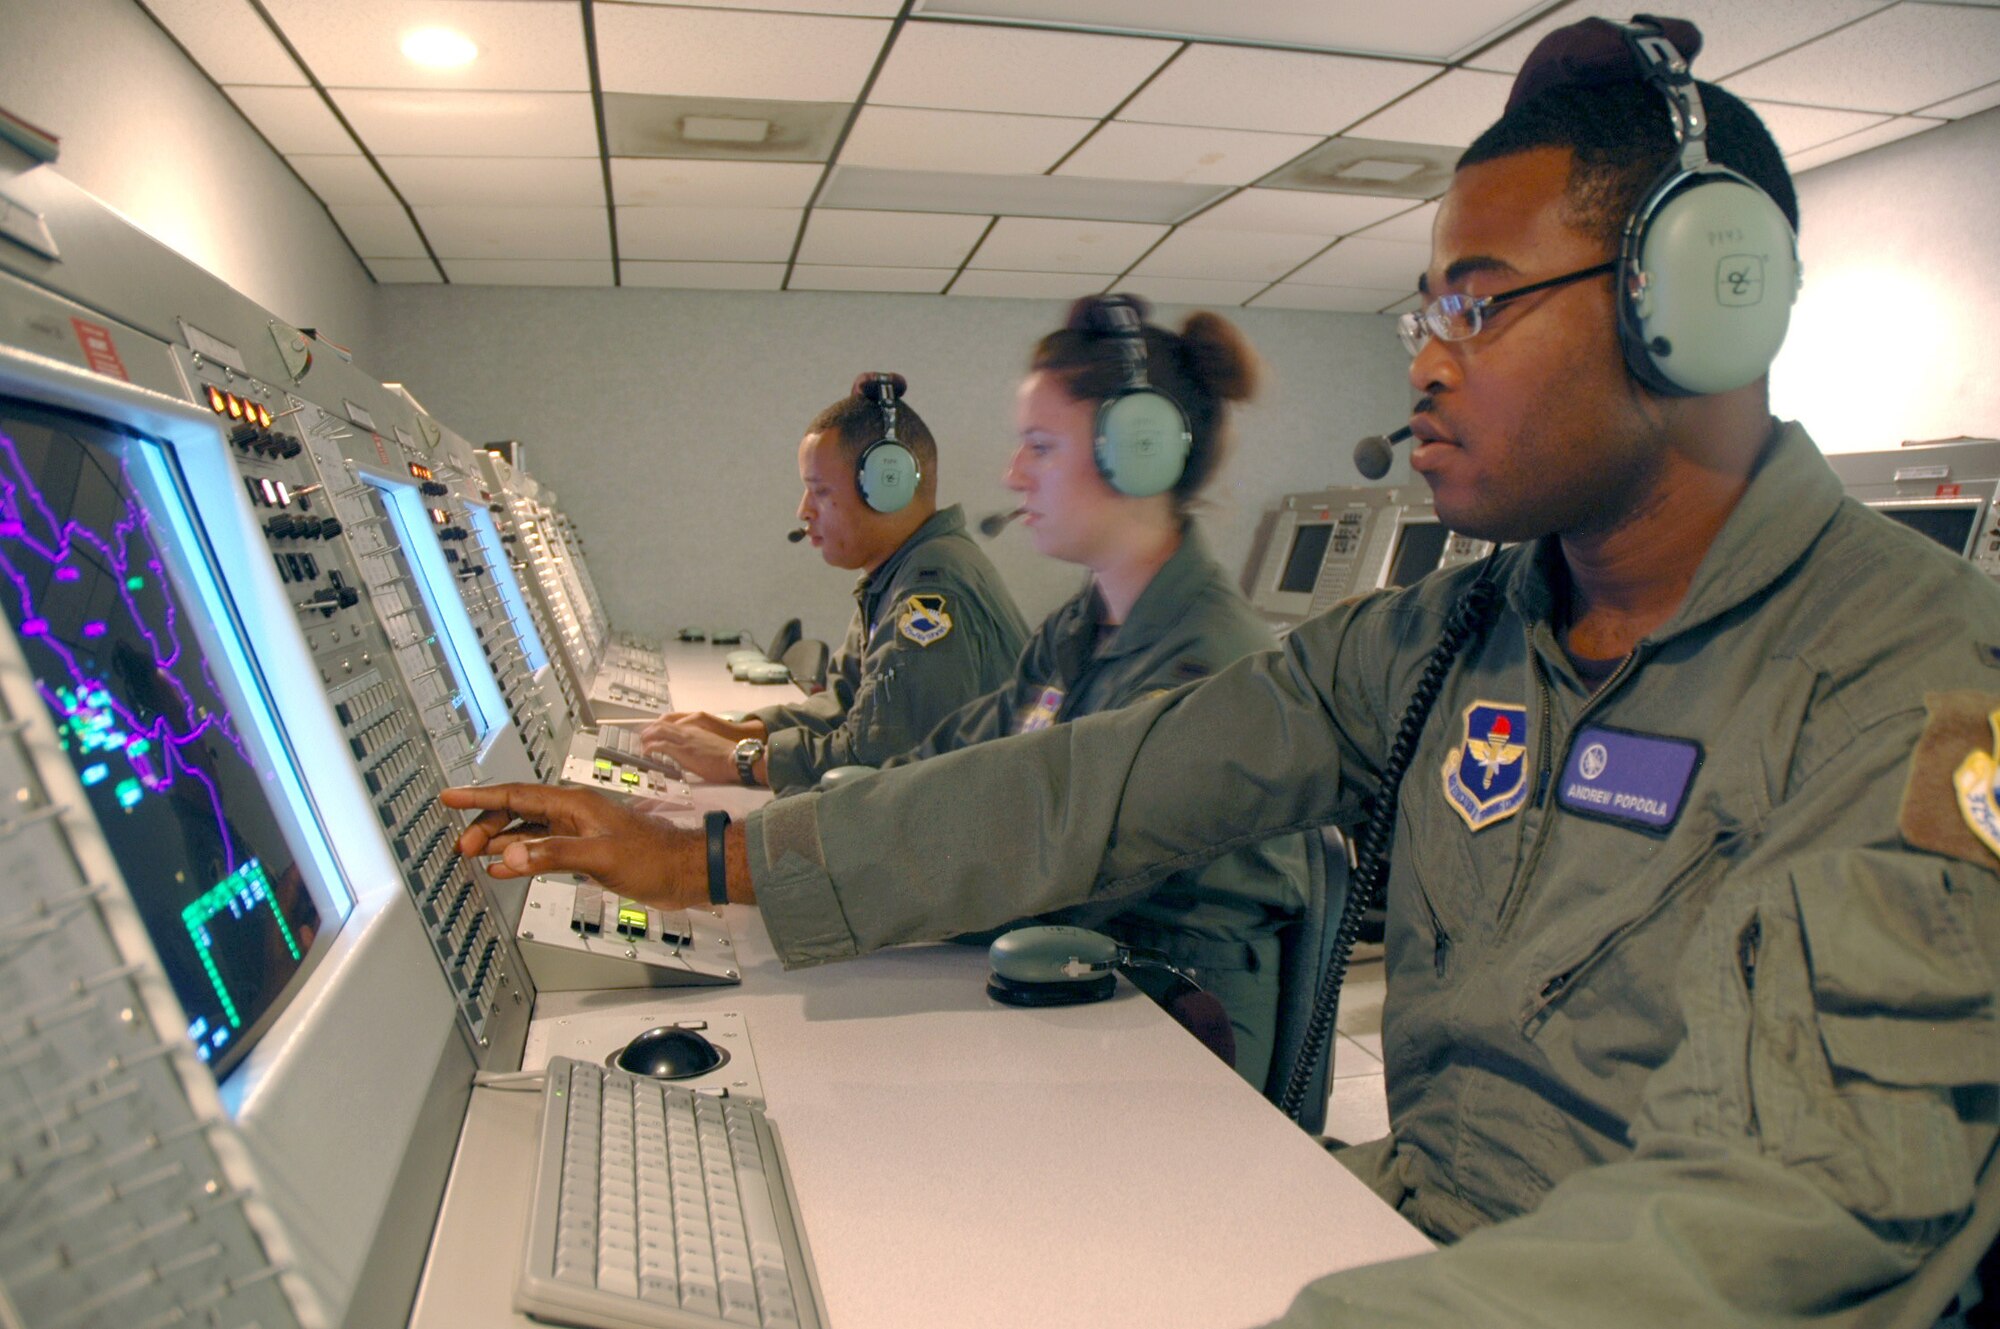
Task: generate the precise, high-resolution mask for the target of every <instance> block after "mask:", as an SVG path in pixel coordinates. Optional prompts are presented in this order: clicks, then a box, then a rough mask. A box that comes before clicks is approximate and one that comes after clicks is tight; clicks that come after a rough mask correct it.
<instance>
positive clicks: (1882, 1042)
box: [1277, 702, 2000, 1329]
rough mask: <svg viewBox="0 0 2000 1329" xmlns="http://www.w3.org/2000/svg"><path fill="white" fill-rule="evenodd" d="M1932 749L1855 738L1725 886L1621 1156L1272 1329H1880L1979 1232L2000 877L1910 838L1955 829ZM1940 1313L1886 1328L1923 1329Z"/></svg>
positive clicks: (1688, 958)
mask: <svg viewBox="0 0 2000 1329" xmlns="http://www.w3.org/2000/svg"><path fill="white" fill-rule="evenodd" d="M1988 704H1989V705H1992V704H1995V703H1994V702H1989V703H1988ZM1982 718H1983V717H1982ZM1923 732H1927V731H1926V726H1925V716H1924V714H1923V713H1922V712H1914V713H1912V712H1907V711H1906V712H1903V713H1899V714H1895V715H1892V716H1889V717H1887V718H1884V719H1881V720H1878V721H1875V722H1873V723H1872V724H1869V725H1867V726H1866V727H1865V728H1863V729H1862V730H1861V732H1860V733H1859V734H1858V735H1857V737H1855V738H1854V739H1853V740H1852V741H1851V742H1850V743H1849V744H1847V745H1846V747H1845V748H1844V749H1843V750H1840V751H1838V752H1836V753H1834V754H1833V755H1832V757H1831V758H1830V759H1828V760H1826V761H1825V762H1824V763H1823V764H1821V765H1820V767H1819V769H1818V770H1817V772H1816V773H1814V774H1812V775H1810V776H1809V777H1808V778H1807V779H1806V780H1805V781H1804V782H1803V784H1801V785H1800V787H1799V790H1798V793H1797V794H1796V795H1795V796H1793V797H1790V798H1788V799H1786V800H1785V801H1784V802H1783V803H1782V804H1781V805H1780V806H1778V807H1776V808H1774V809H1771V810H1770V811H1769V813H1768V815H1767V817H1766V819H1765V823H1764V825H1763V827H1762V828H1761V835H1760V837H1759V843H1758V846H1757V848H1756V849H1755V850H1753V851H1751V853H1750V855H1749V856H1748V857H1747V858H1745V859H1744V860H1743V861H1742V862H1741V863H1740V864H1738V865H1736V866H1735V867H1734V868H1733V869H1731V870H1729V871H1727V872H1726V874H1725V875H1724V876H1723V877H1722V879H1721V881H1720V882H1719V883H1718V885H1717V888H1716V890H1715V894H1714V897H1713V900H1712V903H1711V905H1710V906H1709V908H1708V909H1707V910H1705V911H1704V912H1703V914H1702V916H1701V918H1700V920H1699V922H1698V924H1697V925H1696V927H1695V930H1694V933H1693V935H1692V936H1691V937H1690V939H1689V942H1688V944H1687V946H1686V948H1685V950H1684V952H1683V959H1682V963H1681V967H1680V970H1679V973H1678V990H1679V996H1680V1000H1681V1003H1682V1013H1683V1018H1684V1020H1685V1024H1686V1035H1685V1037H1684V1039H1683V1041H1682V1042H1681V1044H1680V1045H1679V1047H1678V1048H1677V1050H1676V1051H1675V1053H1674V1054H1673V1055H1672V1057H1670V1058H1669V1060H1668V1061H1667V1062H1666V1064H1665V1065H1663V1066H1662V1067H1661V1068H1660V1069H1659V1070H1658V1071H1656V1072H1655V1073H1654V1075H1653V1076H1652V1078H1651V1079H1650V1080H1649V1081H1648V1082H1647V1085H1646V1090H1645V1097H1644V1099H1643V1102H1642V1104H1641V1110H1640V1115H1639V1118H1638V1120H1637V1121H1636V1122H1635V1124H1634V1128H1633V1142H1634V1146H1635V1149H1634V1152H1633V1154H1632V1155H1631V1156H1630V1157H1629V1158H1627V1159H1624V1160H1621V1161H1618V1162H1614V1163H1610V1164H1606V1165H1604V1166H1600V1167H1596V1168H1591V1169H1588V1170H1585V1171H1583V1172H1580V1173H1577V1174H1575V1175H1572V1176H1570V1177H1569V1178H1567V1179H1565V1180H1564V1181H1562V1182H1561V1183H1560V1184H1559V1185H1557V1186H1556V1187H1555V1188H1554V1189H1553V1190H1551V1191H1550V1192H1549V1194H1548V1195H1547V1196H1546V1197H1545V1199H1544V1200H1543V1202H1542V1204H1541V1205H1540V1206H1539V1207H1537V1208H1536V1209H1535V1210H1534V1211H1533V1212H1532V1213H1529V1214H1526V1215H1524V1216H1522V1217H1519V1218H1516V1219H1513V1220H1511V1221H1508V1222H1504V1223H1499V1224H1495V1225H1494V1226H1492V1227H1490V1228H1486V1229H1483V1230H1481V1231H1478V1232H1475V1233H1473V1234H1471V1235H1470V1236H1468V1237H1466V1238H1465V1239H1464V1240H1463V1241H1460V1242H1459V1243H1457V1244H1456V1245H1455V1246H1452V1247H1449V1248H1447V1249H1443V1250H1440V1251H1437V1252H1435V1253H1433V1254H1428V1255H1423V1256H1418V1257H1415V1258H1413V1259H1410V1260H1405V1261H1399V1262H1395V1263H1391V1264H1384V1265H1378V1266H1374V1267H1371V1268H1365V1269H1359V1270H1353V1271H1349V1272H1346V1273H1341V1274H1335V1275H1332V1276H1330V1277H1328V1278H1325V1279H1322V1280H1320V1281H1318V1282H1315V1283H1313V1284H1311V1285H1309V1286H1308V1287H1307V1288H1306V1289H1305V1290H1304V1291H1303V1292H1302V1293H1301V1294H1300V1295H1299V1297H1298V1298H1297V1300H1296V1301H1295V1302H1294V1303H1293V1305H1292V1308H1291V1310H1290V1311H1289V1312H1288V1313H1287V1314H1286V1315H1285V1317H1284V1318H1283V1319H1282V1320H1280V1321H1278V1322H1277V1323H1278V1324H1280V1325H1284V1326H1288V1327H1289V1329H1303V1327H1304V1326H1317V1325H1358V1324H1366V1325H1370V1326H1418V1325H1423V1326H1446V1325H1451V1326H1458V1325H1465V1324H1478V1325H1482V1326H1511V1325H1518V1326H1524V1327H1525V1326H1529V1325H1534V1326H1542V1325H1552V1324H1557V1325H1568V1324H1618V1325H1624V1326H1641V1327H1642V1329H1643V1327H1644V1326H1651V1325H1659V1326H1662V1327H1663V1329H1664V1326H1668V1325H1674V1326H1680V1325H1689V1324H1700V1325H1748V1324H1755V1325H1759V1326H1800V1327H1803V1326H1836V1325H1839V1326H1848V1325H1859V1324H1863V1323H1867V1324H1878V1323H1885V1322H1886V1319H1885V1316H1886V1313H1887V1311H1888V1310H1889V1309H1890V1304H1889V1299H1890V1298H1894V1297H1896V1296H1898V1295H1899V1293H1898V1290H1897V1285H1898V1283H1899V1281H1900V1280H1904V1279H1906V1278H1907V1277H1908V1276H1909V1275H1910V1274H1911V1272H1912V1271H1913V1270H1915V1269H1916V1268H1917V1267H1918V1265H1919V1264H1920V1263H1921V1262H1922V1261H1923V1259H1924V1257H1925V1256H1926V1255H1927V1254H1928V1253H1929V1252H1930V1251H1932V1250H1933V1249H1934V1248H1935V1247H1936V1246H1937V1245H1938V1244H1939V1243H1940V1242H1941V1241H1942V1240H1943V1239H1945V1238H1946V1237H1947V1236H1949V1235H1950V1234H1951V1233H1952V1232H1953V1231H1954V1230H1955V1229H1956V1228H1957V1227H1958V1226H1959V1225H1960V1224H1961V1223H1962V1221H1963V1220H1964V1217H1965V1215H1966V1213H1967V1212H1968V1210H1969V1209H1970V1206H1971V1204H1972V1199H1973V1192H1974V1185H1975V1181H1976V1179H1977V1177H1978V1175H1979V1172H1980V1169H1981V1167H1982V1165H1983V1164H1984V1163H1985V1162H1986V1160H1987V1158H1988V1156H1989V1154H1990V1153H1991V1152H1992V1150H1993V1147H1994V1143H1995V1125H1994V1111H1993V1104H1994V1094H1995V1090H1994V1086H1995V1084H1996V1082H2000V1022H1997V1021H1996V1012H1995V983H1996V978H1995V973H1996V957H2000V918H1996V900H2000V876H1996V873H1995V870H1994V869H1995V866H1996V863H1995V860H1994V858H1993V857H1992V856H1991V854H1990V852H1989V851H1987V850H1986V849H1985V848H1984V847H1983V846H1980V845H1979V844H1977V842H1976V841H1974V840H1973V839H1972V837H1970V836H1965V837H1963V844H1962V845H1960V846H1957V847H1954V846H1953V845H1952V844H1950V843H1949V842H1948V841H1945V840H1944V839H1942V838H1939V839H1938V843H1937V846H1936V847H1927V846H1924V845H1922V844H1913V843H1912V842H1911V841H1910V840H1909V839H1907V838H1905V835H1904V833H1903V832H1904V831H1905V830H1906V829H1907V828H1909V827H1910V826H1911V825H1912V818H1911V809H1912V808H1913V807H1915V808H1916V809H1917V810H1918V811H1919V812H1920V813H1922V814H1924V816H1926V817H1928V818H1929V820H1928V823H1926V824H1929V825H1931V826H1936V825H1940V824H1948V823H1949V821H1950V820H1952V819H1955V818H1956V817H1957V808H1956V807H1955V806H1953V792H1952V789H1951V781H1950V776H1949V775H1948V774H1944V773H1939V772H1935V771H1934V772H1932V773H1931V774H1929V775H1928V776H1926V775H1925V773H1924V771H1923V769H1922V768H1921V766H1913V764H1912V759H1911V755H1910V754H1911V753H1912V751H1913V750H1917V749H1919V735H1920V733H1923ZM1989 742H1990V740H1989ZM1964 750H1965V749H1964V748H1963V747H1960V748H1959V749H1958V752H1959V753H1961V754H1962V753H1963V751H1964ZM1953 760H1956V757H1955V756H1954V757H1953ZM1949 769H1950V767H1949V765H1946V766H1945V768H1944V770H1945V771H1949ZM1940 805H1941V806H1940ZM1920 820H1921V819H1920ZM1913 833H1914V834H1918V835H1919V836H1921V835H1922V832H1913ZM1390 1198H1392V1199H1393V1197H1390ZM1927 1282H1928V1280H1927ZM1951 1290H1952V1289H1951V1288H1949V1287H1947V1288H1945V1289H1944V1290H1943V1291H1942V1292H1937V1291H1935V1290H1933V1291H1932V1294H1931V1295H1932V1297H1933V1300H1934V1301H1935V1302H1936V1303H1938V1304H1932V1305H1930V1306H1928V1308H1926V1307H1924V1306H1920V1305H1910V1306H1905V1307H1901V1308H1899V1309H1900V1310H1902V1312H1903V1313H1904V1314H1905V1315H1906V1316H1908V1317H1911V1318H1909V1321H1908V1322H1910V1323H1916V1322H1918V1319H1917V1318H1916V1317H1921V1322H1922V1323H1925V1324H1928V1323H1930V1318H1931V1316H1932V1315H1934V1314H1935V1313H1936V1311H1937V1310H1938V1309H1939V1306H1940V1305H1941V1303H1942V1301H1943V1300H1944V1299H1945V1298H1946V1297H1948V1296H1949V1295H1950V1292H1951Z"/></svg>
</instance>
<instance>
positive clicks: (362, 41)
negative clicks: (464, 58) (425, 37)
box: [264, 0, 590, 92]
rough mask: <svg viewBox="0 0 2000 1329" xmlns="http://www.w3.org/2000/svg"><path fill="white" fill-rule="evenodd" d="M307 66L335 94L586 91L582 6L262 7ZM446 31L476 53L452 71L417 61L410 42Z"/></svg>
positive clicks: (319, 0)
mask: <svg viewBox="0 0 2000 1329" xmlns="http://www.w3.org/2000/svg"><path fill="white" fill-rule="evenodd" d="M264 7H265V8H266V9H267V10H269V11H270V14H271V17H272V19H274V20H275V21H276V22H277V24H278V27H279V29H280V30H281V31H282V32H283V33H284V34H285V36H286V38H287V39H288V40H290V42H291V43H292V46H293V47H294V48H295V49H296V50H297V51H298V53H299V57H300V58H301V59H303V60H304V61H305V62H306V67H307V68H308V69H310V70H312V72H313V76H314V77H315V78H317V79H318V80H319V81H320V83H321V85H322V86H325V87H329V88H455V89H461V90H472V89H478V90H490V91H501V92H588V91H589V90H590V68H589V65H588V64H587V63H586V62H585V60H584V50H583V18H582V9H581V7H580V6H576V5H557V4H524V3H521V0H340V3H339V4H327V3H325V0H264ZM425 28H444V29H446V30H448V31H451V32H455V33H457V34H458V35H459V36H461V37H465V38H468V39H469V40H471V41H472V43H473V44H474V45H475V46H477V47H478V48H479V54H478V56H477V57H476V58H474V59H473V60H472V61H471V62H470V63H468V64H464V65H460V66H457V67H456V68H452V69H435V68H430V67H427V66H424V65H420V64H417V63H416V62H415V61H413V60H411V59H410V58H409V57H408V56H406V55H404V54H403V50H402V44H403V40H404V38H406V37H408V36H409V35H410V34H411V33H413V32H417V31H420V30H422V29H425Z"/></svg>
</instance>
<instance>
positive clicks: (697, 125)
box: [681, 115, 771, 143]
mask: <svg viewBox="0 0 2000 1329" xmlns="http://www.w3.org/2000/svg"><path fill="white" fill-rule="evenodd" d="M770 135H771V122H770V121H769V120H748V119H744V118H743V117H741V116H734V115H689V116H683V117H681V137H682V138H684V139H686V140H688V142H690V143H762V142H763V141H764V140H765V139H766V138H769V137H770Z"/></svg>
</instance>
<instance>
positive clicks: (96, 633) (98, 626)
mask: <svg viewBox="0 0 2000 1329" xmlns="http://www.w3.org/2000/svg"><path fill="white" fill-rule="evenodd" d="M104 633H105V627H104V625H103V624H102V623H86V624H84V625H83V635H84V636H86V637H102V636H103V635H104Z"/></svg>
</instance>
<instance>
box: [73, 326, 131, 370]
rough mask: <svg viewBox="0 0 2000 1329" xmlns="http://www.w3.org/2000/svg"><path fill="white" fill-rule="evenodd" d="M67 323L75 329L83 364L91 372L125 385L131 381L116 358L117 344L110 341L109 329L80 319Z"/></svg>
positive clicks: (122, 363)
mask: <svg viewBox="0 0 2000 1329" xmlns="http://www.w3.org/2000/svg"><path fill="white" fill-rule="evenodd" d="M69 322H70V326H71V327H73V328H75V329H76V340H77V344H78V345H79V346H81V347H83V359H84V363H85V364H87V365H89V366H90V368H91V370H92V372H94V373H99V374H108V375H109V376H111V377H112V378H120V379H123V380H125V381H126V382H127V383H130V382H131V381H132V376H131V375H130V374H128V373H126V372H125V362H124V361H123V360H120V359H119V358H118V343H116V342H114V341H112V340H111V329H110V328H107V327H103V326H101V325H99V324H96V323H88V322H85V321H84V320H83V319H80V318H73V319H71V320H70V321H69Z"/></svg>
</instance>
